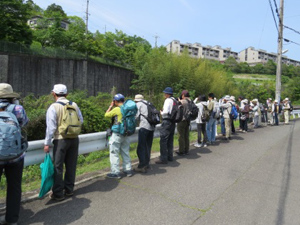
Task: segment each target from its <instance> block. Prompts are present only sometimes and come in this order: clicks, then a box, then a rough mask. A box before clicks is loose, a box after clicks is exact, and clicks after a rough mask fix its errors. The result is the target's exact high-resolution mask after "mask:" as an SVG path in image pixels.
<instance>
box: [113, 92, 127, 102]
mask: <svg viewBox="0 0 300 225" xmlns="http://www.w3.org/2000/svg"><path fill="white" fill-rule="evenodd" d="M121 99H125V97H124V95H122V94H116V95H115V96H114V100H115V101H120V100H121Z"/></svg>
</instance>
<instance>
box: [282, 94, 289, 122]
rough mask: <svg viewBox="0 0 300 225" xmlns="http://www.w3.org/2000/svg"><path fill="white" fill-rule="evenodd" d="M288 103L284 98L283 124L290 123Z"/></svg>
mask: <svg viewBox="0 0 300 225" xmlns="http://www.w3.org/2000/svg"><path fill="white" fill-rule="evenodd" d="M290 108H291V106H290V103H289V99H288V98H285V99H284V100H283V107H282V109H283V112H284V124H289V122H290Z"/></svg>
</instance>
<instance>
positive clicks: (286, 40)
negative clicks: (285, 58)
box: [283, 38, 300, 46]
mask: <svg viewBox="0 0 300 225" xmlns="http://www.w3.org/2000/svg"><path fill="white" fill-rule="evenodd" d="M283 40H284V41H285V42H289V43H292V44H295V45H299V46H300V44H299V43H297V42H294V41H291V40H289V39H286V38H283Z"/></svg>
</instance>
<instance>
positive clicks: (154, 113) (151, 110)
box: [141, 101, 160, 126]
mask: <svg viewBox="0 0 300 225" xmlns="http://www.w3.org/2000/svg"><path fill="white" fill-rule="evenodd" d="M141 102H142V103H144V104H145V105H146V106H147V109H148V116H145V115H142V114H141V115H142V116H143V117H144V118H145V119H146V120H147V121H148V123H150V125H154V126H155V125H157V124H159V123H160V112H159V111H158V110H157V109H156V108H155V107H154V105H153V104H152V103H151V102H144V101H141Z"/></svg>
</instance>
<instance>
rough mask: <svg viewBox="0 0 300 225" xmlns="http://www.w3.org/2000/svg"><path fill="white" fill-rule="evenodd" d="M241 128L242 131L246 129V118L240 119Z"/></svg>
mask: <svg viewBox="0 0 300 225" xmlns="http://www.w3.org/2000/svg"><path fill="white" fill-rule="evenodd" d="M241 129H242V130H244V131H248V118H246V119H245V120H241Z"/></svg>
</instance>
